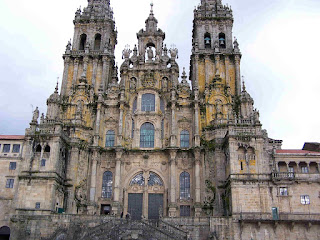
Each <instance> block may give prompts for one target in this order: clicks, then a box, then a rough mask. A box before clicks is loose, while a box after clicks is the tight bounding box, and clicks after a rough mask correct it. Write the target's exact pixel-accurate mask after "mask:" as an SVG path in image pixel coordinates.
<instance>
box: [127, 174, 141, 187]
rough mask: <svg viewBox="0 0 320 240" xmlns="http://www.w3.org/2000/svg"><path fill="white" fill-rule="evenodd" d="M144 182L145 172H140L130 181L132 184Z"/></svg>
mask: <svg viewBox="0 0 320 240" xmlns="http://www.w3.org/2000/svg"><path fill="white" fill-rule="evenodd" d="M144 183H145V181H144V177H143V173H142V172H140V173H138V174H137V175H136V176H135V177H134V178H132V180H131V182H130V186H132V185H139V186H143V185H144Z"/></svg>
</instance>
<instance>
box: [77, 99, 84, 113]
mask: <svg viewBox="0 0 320 240" xmlns="http://www.w3.org/2000/svg"><path fill="white" fill-rule="evenodd" d="M82 110H83V106H82V101H78V103H77V109H76V115H81V114H82Z"/></svg>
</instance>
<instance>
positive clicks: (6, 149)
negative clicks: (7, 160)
mask: <svg viewBox="0 0 320 240" xmlns="http://www.w3.org/2000/svg"><path fill="white" fill-rule="evenodd" d="M10 146H11V145H10V144H3V149H2V152H4V153H8V152H10Z"/></svg>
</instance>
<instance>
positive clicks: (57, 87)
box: [54, 77, 59, 93]
mask: <svg viewBox="0 0 320 240" xmlns="http://www.w3.org/2000/svg"><path fill="white" fill-rule="evenodd" d="M58 90H59V77H57V85H56V88H55V91H54V93H58Z"/></svg>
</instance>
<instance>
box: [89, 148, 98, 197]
mask: <svg viewBox="0 0 320 240" xmlns="http://www.w3.org/2000/svg"><path fill="white" fill-rule="evenodd" d="M97 158H98V152H97V151H94V152H93V158H92V165H91V181H90V184H91V185H90V202H91V203H94V202H95V195H96V182H97V163H98V161H97V160H98V159H97Z"/></svg>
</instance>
